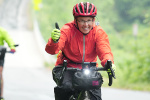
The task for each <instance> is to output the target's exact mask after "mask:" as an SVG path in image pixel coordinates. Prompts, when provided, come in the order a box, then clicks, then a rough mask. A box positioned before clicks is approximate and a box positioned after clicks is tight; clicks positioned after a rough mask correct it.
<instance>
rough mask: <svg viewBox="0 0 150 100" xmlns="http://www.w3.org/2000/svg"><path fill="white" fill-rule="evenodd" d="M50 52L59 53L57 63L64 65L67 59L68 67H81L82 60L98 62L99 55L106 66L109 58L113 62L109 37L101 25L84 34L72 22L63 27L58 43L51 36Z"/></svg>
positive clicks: (48, 44)
mask: <svg viewBox="0 0 150 100" xmlns="http://www.w3.org/2000/svg"><path fill="white" fill-rule="evenodd" d="M45 50H46V52H47V53H49V54H52V55H54V54H57V53H59V51H60V50H61V51H62V52H63V53H62V52H60V53H59V54H58V56H57V57H58V58H57V61H56V64H55V65H56V66H57V65H62V64H63V60H67V62H68V65H67V67H75V68H81V63H82V62H96V61H97V56H98V57H99V59H100V60H101V65H102V66H104V65H105V63H106V61H107V60H111V61H112V62H113V54H112V52H111V48H110V44H109V39H108V36H107V34H106V33H105V32H104V31H103V29H102V28H101V27H100V26H95V25H94V26H93V29H92V30H91V31H90V32H89V33H88V34H87V35H84V34H83V33H81V32H80V31H79V30H78V29H77V28H76V27H75V23H74V21H73V22H70V23H67V24H65V25H64V26H63V27H62V28H61V36H60V39H59V41H58V42H57V43H54V42H53V40H52V39H51V38H49V40H48V43H47V44H46V48H45Z"/></svg>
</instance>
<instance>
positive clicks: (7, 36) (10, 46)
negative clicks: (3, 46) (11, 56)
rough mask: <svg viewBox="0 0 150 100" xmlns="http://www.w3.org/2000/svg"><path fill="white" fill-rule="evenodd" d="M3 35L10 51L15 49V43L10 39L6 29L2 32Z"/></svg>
mask: <svg viewBox="0 0 150 100" xmlns="http://www.w3.org/2000/svg"><path fill="white" fill-rule="evenodd" d="M2 34H3V38H4V40H5V41H6V43H7V44H8V46H9V48H10V49H15V46H14V45H15V43H14V41H13V39H12V38H11V37H10V35H9V34H8V33H7V31H5V30H4V29H3V30H2Z"/></svg>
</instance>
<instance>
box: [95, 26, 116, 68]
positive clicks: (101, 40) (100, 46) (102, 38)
mask: <svg viewBox="0 0 150 100" xmlns="http://www.w3.org/2000/svg"><path fill="white" fill-rule="evenodd" d="M96 52H97V54H98V57H99V59H100V60H101V65H102V66H105V63H106V61H107V60H111V61H112V62H113V63H114V61H113V54H112V52H111V48H110V44H109V39H108V35H107V34H106V33H105V32H104V31H103V30H102V29H98V30H97V32H96Z"/></svg>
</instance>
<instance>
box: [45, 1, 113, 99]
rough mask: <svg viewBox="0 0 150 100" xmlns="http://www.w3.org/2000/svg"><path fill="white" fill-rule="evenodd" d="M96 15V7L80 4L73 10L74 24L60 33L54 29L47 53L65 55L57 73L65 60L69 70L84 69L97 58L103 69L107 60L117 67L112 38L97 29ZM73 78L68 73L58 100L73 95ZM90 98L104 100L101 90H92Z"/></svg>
mask: <svg viewBox="0 0 150 100" xmlns="http://www.w3.org/2000/svg"><path fill="white" fill-rule="evenodd" d="M96 15H97V9H96V7H95V5H94V4H92V3H89V2H81V3H78V4H76V5H75V6H74V7H73V16H74V20H73V21H72V22H69V23H66V24H65V25H64V26H63V27H62V28H61V29H60V30H59V29H54V30H53V31H52V32H51V38H49V40H48V43H47V45H46V48H45V50H46V52H47V53H49V54H52V55H53V54H57V53H58V52H59V51H60V50H61V51H62V52H60V53H59V54H58V58H57V62H56V67H55V68H54V69H53V70H57V69H58V70H59V66H62V64H63V61H64V60H67V62H68V64H67V67H70V66H71V67H75V68H80V69H81V67H82V66H81V64H82V63H83V62H96V61H97V56H98V57H99V59H100V60H101V65H102V66H104V65H105V63H106V61H107V60H111V61H112V62H113V63H114V61H113V54H112V52H111V48H110V44H109V39H108V36H107V34H106V33H105V31H104V30H103V29H102V28H101V27H100V26H96V25H95V17H96ZM113 67H114V64H113ZM72 74H73V73H69V72H66V73H65V74H64V80H63V82H62V85H61V86H57V87H55V88H54V92H55V100H69V97H70V95H72V93H73V88H72V82H71V81H72ZM54 76H55V75H54ZM54 78H55V77H54ZM54 80H55V79H54ZM89 94H90V100H101V88H99V89H94V90H90V91H89Z"/></svg>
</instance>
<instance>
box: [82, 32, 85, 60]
mask: <svg viewBox="0 0 150 100" xmlns="http://www.w3.org/2000/svg"><path fill="white" fill-rule="evenodd" d="M84 57H85V35H83V58H82V63H83V62H84Z"/></svg>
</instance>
